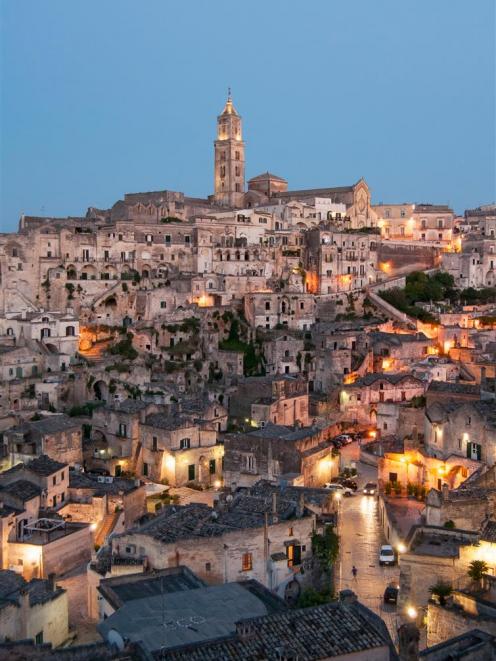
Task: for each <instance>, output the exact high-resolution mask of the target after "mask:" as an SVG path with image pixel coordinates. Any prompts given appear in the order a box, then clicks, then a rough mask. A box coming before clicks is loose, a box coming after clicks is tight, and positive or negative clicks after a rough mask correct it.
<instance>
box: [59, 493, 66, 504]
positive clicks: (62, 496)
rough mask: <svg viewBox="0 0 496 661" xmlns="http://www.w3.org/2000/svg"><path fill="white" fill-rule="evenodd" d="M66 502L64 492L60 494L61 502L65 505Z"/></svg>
mask: <svg viewBox="0 0 496 661" xmlns="http://www.w3.org/2000/svg"><path fill="white" fill-rule="evenodd" d="M64 500H65V493H64V491H62V493H61V494H60V502H61V503H63V502H64Z"/></svg>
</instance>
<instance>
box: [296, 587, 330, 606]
mask: <svg viewBox="0 0 496 661" xmlns="http://www.w3.org/2000/svg"><path fill="white" fill-rule="evenodd" d="M332 599H333V595H332V594H331V593H330V592H329V591H328V590H323V591H322V592H317V590H315V589H314V588H307V589H306V590H303V592H302V593H301V594H300V596H299V597H298V601H297V602H296V608H310V606H321V605H322V604H327V603H328V602H329V601H332Z"/></svg>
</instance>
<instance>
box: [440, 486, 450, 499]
mask: <svg viewBox="0 0 496 661" xmlns="http://www.w3.org/2000/svg"><path fill="white" fill-rule="evenodd" d="M449 490H450V489H449V484H447V483H446V482H445V483H444V484H442V485H441V493H442V495H443V500H448V496H449Z"/></svg>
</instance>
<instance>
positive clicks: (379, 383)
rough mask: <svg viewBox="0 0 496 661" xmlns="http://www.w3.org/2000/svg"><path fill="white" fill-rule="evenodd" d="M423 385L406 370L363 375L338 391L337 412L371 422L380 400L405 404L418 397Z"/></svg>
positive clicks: (349, 418) (354, 418)
mask: <svg viewBox="0 0 496 661" xmlns="http://www.w3.org/2000/svg"><path fill="white" fill-rule="evenodd" d="M425 388H426V384H425V383H423V382H422V381H420V379H417V378H416V377H414V376H412V375H411V374H409V373H408V372H400V373H398V374H392V373H387V372H386V373H372V374H366V375H365V376H363V377H362V378H360V379H357V380H356V381H355V382H354V383H351V384H349V385H346V386H344V387H343V390H341V392H340V400H339V401H340V411H341V413H342V414H343V415H344V416H345V419H347V420H359V421H363V422H364V423H369V422H374V421H375V420H376V417H377V405H378V404H379V403H382V402H392V403H404V404H405V405H406V404H407V403H408V402H410V401H411V400H412V399H413V398H414V397H421V396H423V394H424V392H425Z"/></svg>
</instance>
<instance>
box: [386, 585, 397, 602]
mask: <svg viewBox="0 0 496 661" xmlns="http://www.w3.org/2000/svg"><path fill="white" fill-rule="evenodd" d="M398 592H399V588H398V586H397V585H393V584H392V585H388V586H387V588H386V589H385V590H384V603H385V604H397V603H398Z"/></svg>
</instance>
